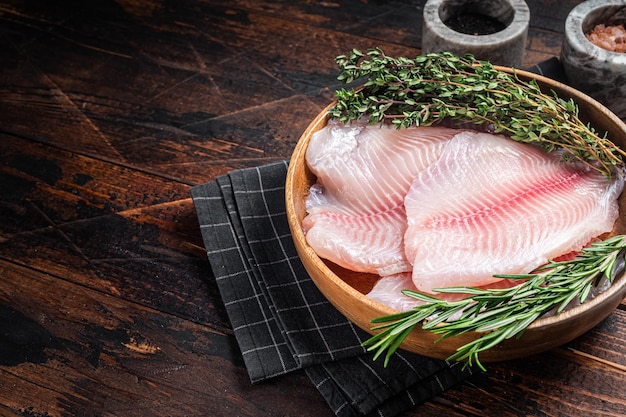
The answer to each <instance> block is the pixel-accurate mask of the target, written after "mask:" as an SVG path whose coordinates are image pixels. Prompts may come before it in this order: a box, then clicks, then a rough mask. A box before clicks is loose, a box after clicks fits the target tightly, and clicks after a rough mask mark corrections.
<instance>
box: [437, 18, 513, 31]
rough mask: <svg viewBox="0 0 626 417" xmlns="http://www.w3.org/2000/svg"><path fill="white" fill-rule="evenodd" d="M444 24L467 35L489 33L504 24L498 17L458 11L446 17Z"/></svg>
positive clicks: (499, 29) (502, 26)
mask: <svg viewBox="0 0 626 417" xmlns="http://www.w3.org/2000/svg"><path fill="white" fill-rule="evenodd" d="M443 23H444V24H445V25H446V26H448V27H449V28H451V29H454V30H456V31H457V32H460V33H465V34H467V35H491V34H492V33H496V32H500V31H501V30H503V29H504V28H505V27H506V26H505V25H504V23H502V22H500V21H499V20H498V19H494V18H493V17H490V16H485V15H482V14H478V13H460V14H457V15H454V16H452V17H450V18H449V19H446V21H445V22H443Z"/></svg>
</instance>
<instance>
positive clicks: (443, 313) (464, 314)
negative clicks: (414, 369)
mask: <svg viewBox="0 0 626 417" xmlns="http://www.w3.org/2000/svg"><path fill="white" fill-rule="evenodd" d="M625 253H626V236H621V235H620V236H614V237H612V238H609V239H607V240H604V241H601V242H597V243H594V244H593V245H592V246H591V247H589V248H585V249H583V250H582V253H581V254H580V255H579V256H578V257H577V258H575V259H573V260H569V261H562V262H550V263H548V264H547V265H545V266H544V267H541V268H539V269H537V270H535V271H534V272H533V273H530V274H525V275H496V276H497V277H500V278H508V279H519V280H522V281H523V282H521V283H520V284H518V285H516V286H514V287H511V288H506V289H479V288H467V287H454V288H442V289H439V290H436V291H437V292H440V293H462V294H469V296H468V297H466V298H463V299H461V300H458V301H445V300H441V299H439V298H436V297H433V296H431V295H428V294H424V293H421V292H418V291H412V290H404V291H403V294H405V295H407V296H409V297H413V298H416V299H418V300H421V301H424V302H425V304H423V305H419V306H417V307H414V308H413V309H412V310H410V311H406V312H402V313H398V314H394V315H390V316H383V317H379V318H376V319H373V320H372V322H373V323H383V324H380V325H378V326H375V327H373V328H372V330H382V331H381V332H379V333H377V334H376V335H375V336H373V337H371V338H370V339H368V340H366V341H365V342H364V345H365V346H369V348H368V350H370V351H372V350H376V353H375V355H374V359H376V358H378V357H379V356H380V355H381V354H383V353H384V352H385V351H386V352H387V354H386V358H385V365H386V364H387V362H388V361H389V358H390V357H391V355H392V354H393V352H395V351H396V350H397V349H398V347H399V346H400V344H401V343H402V341H403V340H404V339H405V338H406V336H407V335H408V334H409V333H410V332H411V331H412V330H413V329H414V328H415V326H417V325H420V324H421V325H422V328H423V329H425V330H429V331H432V332H434V333H436V334H440V335H441V338H440V339H439V340H441V339H443V338H446V337H452V336H458V335H460V334H463V333H467V332H471V331H475V332H479V333H482V336H480V337H479V338H477V339H475V340H474V341H473V342H470V343H468V344H466V345H463V346H461V347H460V348H459V349H458V350H457V352H456V353H455V354H453V355H452V356H451V357H450V358H448V359H450V360H458V361H464V362H465V364H466V366H467V365H472V364H476V365H477V366H478V367H480V368H481V369H483V370H484V369H485V368H484V366H483V365H482V364H481V362H480V360H479V354H480V352H483V351H485V350H487V349H490V348H492V347H494V346H496V345H497V344H498V343H500V342H502V341H504V340H506V339H510V338H512V337H520V336H521V335H522V334H523V333H524V330H526V328H527V327H528V326H530V324H531V323H532V322H534V321H535V320H536V319H537V318H539V317H541V316H542V315H544V314H545V313H547V312H550V311H554V313H556V314H558V313H560V312H562V311H563V310H564V309H565V308H566V307H567V306H568V305H569V304H570V303H571V302H572V301H575V300H578V301H579V302H581V303H583V302H585V301H586V300H587V298H588V297H589V294H590V293H591V290H592V287H593V286H597V285H598V283H599V282H600V281H601V280H602V279H606V280H608V281H609V283H610V282H612V281H613V279H614V278H615V277H616V276H618V275H620V274H621V273H622V272H623V270H624V254H625ZM456 316H458V317H456ZM451 317H456V318H452V319H451Z"/></svg>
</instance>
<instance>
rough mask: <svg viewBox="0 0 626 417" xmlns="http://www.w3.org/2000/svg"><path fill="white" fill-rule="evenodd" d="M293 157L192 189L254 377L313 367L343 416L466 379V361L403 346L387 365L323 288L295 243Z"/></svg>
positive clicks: (418, 398)
mask: <svg viewBox="0 0 626 417" xmlns="http://www.w3.org/2000/svg"><path fill="white" fill-rule="evenodd" d="M286 172H287V162H285V161H282V162H277V163H274V164H269V165H265V166H261V167H257V168H250V169H243V170H237V171H233V172H231V173H230V174H228V175H225V176H222V177H219V178H217V179H216V180H215V181H213V182H210V183H207V184H203V185H199V186H196V187H194V188H193V189H192V190H191V194H192V197H193V201H194V204H195V207H196V211H197V214H198V218H199V220H200V227H201V230H202V235H203V238H204V243H205V246H206V249H207V253H208V258H209V261H210V263H211V267H212V269H213V273H214V275H215V277H216V280H217V283H218V286H219V289H220V292H221V295H222V298H223V301H224V303H225V306H226V309H227V312H228V315H229V318H230V320H231V324H232V326H233V328H234V332H235V336H236V338H237V341H238V343H239V346H240V348H241V352H242V354H243V358H244V361H245V364H246V368H247V370H248V372H249V375H250V378H251V380H252V381H253V382H258V381H261V380H264V379H267V378H271V377H274V376H278V375H281V374H285V373H288V372H291V371H294V370H297V369H305V371H306V372H307V374H308V376H309V377H310V379H311V381H312V382H313V384H314V385H315V386H316V387H317V388H318V390H319V391H320V392H321V393H322V395H323V396H324V398H325V399H326V401H327V402H328V404H329V406H330V407H331V408H332V410H333V411H334V412H335V414H336V415H337V416H346V417H348V416H361V415H378V416H389V417H390V416H394V415H397V414H398V413H400V412H402V411H404V410H406V409H408V408H410V407H412V406H414V405H416V404H419V403H421V402H423V401H425V400H427V399H429V398H431V397H433V396H435V395H437V394H438V393H441V392H442V391H443V390H445V389H446V388H448V387H450V386H452V385H454V384H455V383H457V382H459V381H461V380H463V379H464V378H465V377H466V376H467V375H468V374H469V372H467V371H462V370H461V366H460V365H458V364H449V363H447V362H445V361H439V360H433V359H428V358H424V357H421V356H418V355H414V354H410V353H406V352H398V353H396V354H395V358H394V359H393V360H392V361H391V363H390V364H389V366H388V367H387V368H385V367H383V366H382V360H378V361H376V362H374V361H373V360H372V354H371V353H366V352H365V350H364V349H363V348H362V347H361V342H363V341H364V340H366V339H367V338H368V337H369V336H368V335H367V334H366V333H365V332H363V331H362V330H360V329H359V328H357V327H356V326H354V325H353V324H352V323H351V322H349V321H348V320H347V319H346V318H345V317H344V316H343V315H342V314H340V313H339V312H338V311H337V310H336V309H335V308H334V307H333V306H332V305H331V304H330V303H329V302H328V301H327V300H326V298H325V297H324V296H323V295H322V294H321V293H320V292H319V290H318V289H317V287H316V286H315V284H314V283H313V281H312V280H311V279H310V277H309V276H308V275H307V273H306V270H305V269H304V267H303V265H302V264H301V262H300V260H299V258H298V255H297V253H296V250H295V247H294V246H293V242H292V238H291V234H290V231H289V226H288V223H287V217H286V213H285V203H284V191H285V189H284V183H285V176H286Z"/></svg>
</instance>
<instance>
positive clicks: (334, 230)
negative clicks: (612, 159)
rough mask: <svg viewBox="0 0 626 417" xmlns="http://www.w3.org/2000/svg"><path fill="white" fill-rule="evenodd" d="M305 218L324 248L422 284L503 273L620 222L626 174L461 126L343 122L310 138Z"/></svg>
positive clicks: (338, 258) (526, 267)
mask: <svg viewBox="0 0 626 417" xmlns="http://www.w3.org/2000/svg"><path fill="white" fill-rule="evenodd" d="M307 163H308V165H309V167H310V168H311V170H312V171H313V172H314V173H315V175H316V176H317V181H318V182H317V184H316V185H315V186H314V187H313V188H312V192H311V193H310V195H309V198H308V200H307V211H308V213H309V215H308V216H307V217H306V218H305V221H304V223H303V226H304V231H305V234H306V237H307V241H308V242H309V244H310V245H311V246H312V248H313V249H314V250H316V251H317V253H318V255H319V256H321V257H324V258H326V259H329V260H331V261H333V262H335V263H337V264H339V265H341V266H344V267H346V268H349V269H352V270H355V271H363V272H375V273H378V274H379V275H381V276H386V275H390V274H396V273H399V272H411V273H412V280H413V283H414V285H415V287H416V288H418V289H419V290H422V291H428V292H430V291H432V290H433V289H434V288H441V287H448V286H459V285H460V286H484V285H490V284H492V283H493V282H494V281H495V280H496V279H494V278H493V275H494V274H507V273H525V272H530V271H531V270H532V269H534V268H536V267H537V266H539V265H541V264H543V263H545V262H546V261H547V260H549V259H551V258H555V257H558V256H559V255H562V254H564V253H567V252H571V251H576V250H579V249H580V248H582V247H583V246H584V245H585V244H586V243H587V242H588V241H589V240H591V239H592V238H593V237H595V236H598V235H600V234H602V233H604V232H608V231H610V230H611V229H612V226H613V223H614V222H615V219H616V218H617V215H618V208H617V198H618V196H619V194H620V193H621V192H622V187H623V178H622V177H617V178H615V179H613V180H608V179H607V178H605V177H604V176H602V175H601V174H598V173H597V172H595V171H594V170H591V169H589V168H588V167H586V166H584V165H580V164H573V163H565V162H563V161H561V158H560V156H555V155H548V154H546V153H544V152H543V151H542V150H540V149H539V148H537V147H535V146H533V145H527V144H521V143H518V142H514V141H512V140H509V139H506V138H504V137H503V136H498V135H492V134H489V133H479V132H476V131H472V130H458V129H450V128H443V127H437V128H425V127H420V128H411V129H401V130H397V129H395V128H389V127H378V126H365V125H364V124H362V123H356V124H353V125H345V126H344V125H342V124H340V123H338V122H331V123H329V125H328V126H327V127H326V128H324V129H322V130H321V131H319V132H318V133H317V134H315V135H314V136H313V137H312V138H311V142H310V144H309V148H308V151H307Z"/></svg>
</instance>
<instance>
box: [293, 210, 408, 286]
mask: <svg viewBox="0 0 626 417" xmlns="http://www.w3.org/2000/svg"><path fill="white" fill-rule="evenodd" d="M302 225H303V228H304V230H306V239H307V242H308V243H309V245H311V247H312V248H314V249H315V252H316V253H317V254H318V256H320V257H322V258H325V259H328V260H330V261H332V262H334V263H336V264H337V265H340V266H343V267H344V268H348V269H351V270H353V271H357V272H368V273H374V274H379V275H389V274H396V273H398V272H405V271H411V264H410V263H409V261H408V260H407V259H406V256H405V255H404V233H405V231H406V214H405V212H404V206H398V207H396V208H395V209H392V210H388V211H385V212H382V213H377V214H371V215H364V216H350V215H346V214H341V213H333V212H330V211H317V212H315V213H313V214H310V215H308V216H307V217H305V218H304V221H303V224H302Z"/></svg>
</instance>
